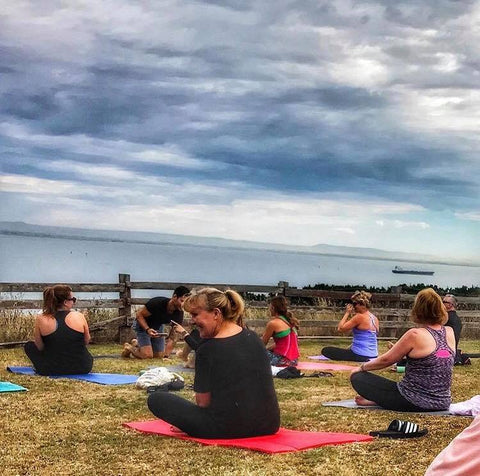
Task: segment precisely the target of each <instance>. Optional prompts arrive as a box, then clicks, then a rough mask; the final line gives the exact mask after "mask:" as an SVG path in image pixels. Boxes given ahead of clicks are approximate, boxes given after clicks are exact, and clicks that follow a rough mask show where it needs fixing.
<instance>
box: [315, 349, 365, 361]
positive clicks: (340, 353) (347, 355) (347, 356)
mask: <svg viewBox="0 0 480 476" xmlns="http://www.w3.org/2000/svg"><path fill="white" fill-rule="evenodd" d="M322 355H324V356H325V357H328V358H329V359H330V360H349V361H351V362H368V361H369V360H370V359H372V358H373V357H365V356H364V355H358V354H356V353H355V352H352V351H351V349H341V348H340V347H324V348H323V349H322Z"/></svg>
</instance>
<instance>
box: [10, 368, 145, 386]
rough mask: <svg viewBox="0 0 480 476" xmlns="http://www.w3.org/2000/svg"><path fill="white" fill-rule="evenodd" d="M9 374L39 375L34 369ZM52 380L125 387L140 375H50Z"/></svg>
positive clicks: (12, 370) (11, 370) (13, 370)
mask: <svg viewBox="0 0 480 476" xmlns="http://www.w3.org/2000/svg"><path fill="white" fill-rule="evenodd" d="M7 370H8V371H9V372H12V373H14V374H22V375H38V374H36V373H35V371H34V370H33V368H32V367H7ZM49 377H50V378H69V379H73V380H83V381H85V382H92V383H98V384H100V385H124V384H129V383H135V382H136V381H137V378H138V375H123V374H100V373H90V374H80V375H49Z"/></svg>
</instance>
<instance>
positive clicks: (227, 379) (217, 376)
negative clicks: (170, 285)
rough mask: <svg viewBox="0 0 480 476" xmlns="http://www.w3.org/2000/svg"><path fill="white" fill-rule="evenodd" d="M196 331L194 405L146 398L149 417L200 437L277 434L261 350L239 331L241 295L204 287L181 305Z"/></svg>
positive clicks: (164, 396) (161, 395) (160, 395)
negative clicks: (198, 340) (199, 339)
mask: <svg viewBox="0 0 480 476" xmlns="http://www.w3.org/2000/svg"><path fill="white" fill-rule="evenodd" d="M183 307H184V309H185V310H186V311H187V312H189V313H190V315H191V318H192V321H193V323H194V324H195V325H196V326H197V328H198V330H199V332H200V337H201V338H202V343H201V345H200V346H199V347H198V348H197V350H196V358H195V380H194V390H195V401H196V404H195V403H193V402H190V401H188V400H185V399H183V398H181V397H179V396H177V395H173V394H170V393H168V392H160V391H157V392H154V393H152V394H150V396H149V397H148V407H149V409H150V410H151V411H152V413H153V414H154V415H155V416H157V417H158V418H161V419H162V420H165V421H166V422H168V423H171V424H172V425H174V426H175V427H177V428H179V429H180V430H182V431H184V432H185V433H187V434H189V435H191V436H196V437H200V438H244V437H249V436H260V435H270V434H273V433H276V432H277V431H278V428H279V425H280V410H279V407H278V402H277V396H276V394H275V388H274V386H273V378H272V371H271V367H270V363H269V361H268V357H267V354H266V352H265V347H264V345H263V343H262V342H261V340H260V339H259V338H258V336H257V335H256V334H255V332H253V331H250V330H249V329H246V328H243V326H242V315H243V311H244V308H245V305H244V303H243V300H242V298H241V296H240V295H239V294H238V293H237V292H235V291H232V290H227V291H225V292H223V291H219V290H218V289H215V288H204V289H201V290H199V291H198V292H196V293H193V294H191V295H190V296H188V297H187V298H186V300H185V302H184V305H183Z"/></svg>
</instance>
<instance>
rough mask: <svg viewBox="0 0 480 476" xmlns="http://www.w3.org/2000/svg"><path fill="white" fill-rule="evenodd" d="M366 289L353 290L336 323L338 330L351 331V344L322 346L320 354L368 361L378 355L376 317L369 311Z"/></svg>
mask: <svg viewBox="0 0 480 476" xmlns="http://www.w3.org/2000/svg"><path fill="white" fill-rule="evenodd" d="M371 297H372V295H371V294H370V293H367V292H366V291H355V293H354V294H353V295H352V297H351V303H349V304H347V306H346V309H345V314H344V315H343V317H342V319H341V320H340V322H339V323H338V331H339V332H349V331H352V333H353V341H352V345H351V346H350V347H349V348H348V349H342V348H340V347H324V348H323V349H322V355H324V356H325V357H328V358H329V359H331V360H347V361H352V362H368V361H369V360H370V359H373V358H375V357H377V356H378V346H377V334H378V329H379V324H378V319H377V317H376V316H374V315H373V314H372V313H371V312H370V311H369V308H370V298H371Z"/></svg>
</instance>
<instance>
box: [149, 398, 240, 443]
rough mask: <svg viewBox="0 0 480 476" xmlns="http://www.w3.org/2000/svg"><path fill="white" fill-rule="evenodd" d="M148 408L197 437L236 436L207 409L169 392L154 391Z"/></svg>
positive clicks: (157, 415) (159, 416)
mask: <svg viewBox="0 0 480 476" xmlns="http://www.w3.org/2000/svg"><path fill="white" fill-rule="evenodd" d="M147 403H148V408H149V409H150V411H151V412H152V413H153V414H154V415H155V416H156V417H158V418H160V419H162V420H164V421H166V422H168V423H171V424H172V425H173V426H176V427H177V428H179V429H180V430H182V431H184V432H185V433H187V435H190V436H195V437H197V438H235V435H234V434H228V433H229V432H226V430H225V429H222V428H221V427H220V426H219V425H218V424H217V423H216V422H215V421H214V419H213V418H212V416H211V413H210V412H209V411H208V410H207V409H206V408H202V407H199V406H198V405H195V404H194V403H192V402H189V401H188V400H185V399H184V398H182V397H179V396H177V395H173V394H171V393H168V392H160V391H159V392H154V393H152V394H150V395H149V397H148V401H147Z"/></svg>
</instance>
